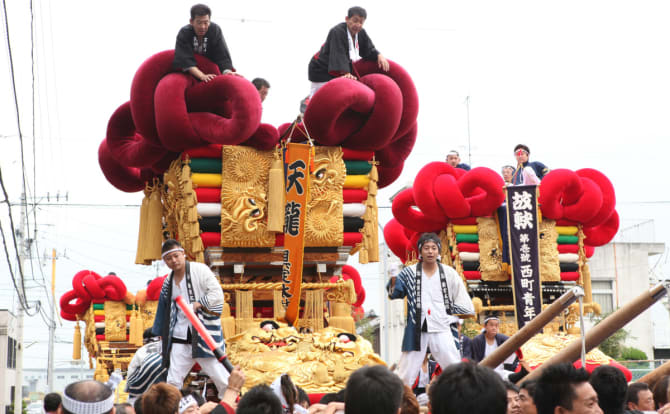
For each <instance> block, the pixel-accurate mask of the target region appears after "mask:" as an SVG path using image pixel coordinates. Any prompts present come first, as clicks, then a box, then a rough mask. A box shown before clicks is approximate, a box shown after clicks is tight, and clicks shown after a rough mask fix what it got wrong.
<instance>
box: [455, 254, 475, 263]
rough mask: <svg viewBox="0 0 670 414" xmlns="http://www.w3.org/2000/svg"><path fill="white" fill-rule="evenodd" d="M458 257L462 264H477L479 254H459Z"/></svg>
mask: <svg viewBox="0 0 670 414" xmlns="http://www.w3.org/2000/svg"><path fill="white" fill-rule="evenodd" d="M458 257H460V258H461V260H462V261H464V262H478V261H479V253H473V252H459V253H458Z"/></svg>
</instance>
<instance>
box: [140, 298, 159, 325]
mask: <svg viewBox="0 0 670 414" xmlns="http://www.w3.org/2000/svg"><path fill="white" fill-rule="evenodd" d="M156 309H158V301H157V300H148V301H146V303H145V304H144V305H142V306H140V316H141V317H142V326H145V327H149V326H153V325H154V318H155V317H156Z"/></svg>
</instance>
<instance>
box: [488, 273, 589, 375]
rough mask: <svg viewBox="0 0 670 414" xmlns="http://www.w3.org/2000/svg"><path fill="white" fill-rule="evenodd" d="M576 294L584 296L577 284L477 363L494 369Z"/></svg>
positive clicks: (539, 329) (571, 301) (565, 306)
mask: <svg viewBox="0 0 670 414" xmlns="http://www.w3.org/2000/svg"><path fill="white" fill-rule="evenodd" d="M578 296H584V291H583V290H582V288H581V287H579V286H575V287H573V288H572V289H570V290H568V291H567V292H565V293H564V294H562V295H561V297H559V298H558V299H556V300H555V301H554V303H552V304H551V305H549V306H548V307H547V308H546V309H545V310H543V311H542V312H540V313H539V314H538V315H537V316H536V317H535V318H533V319H532V320H531V321H530V322H528V323H527V324H525V325H524V326H523V328H521V329H519V331H518V332H517V333H515V334H514V335H512V336H511V337H510V338H509V339H508V340H506V341H505V342H503V343H502V344H501V345H500V346H499V347H498V348H497V349H496V350H495V351H493V353H492V354H491V355H489V356H487V357H486V358H484V359H483V360H482V361H481V362H480V363H479V365H482V366H485V367H489V368H491V369H495V367H497V366H498V365H500V364H502V363H503V361H505V360H506V359H507V358H508V357H509V356H510V355H512V354H513V353H514V352H515V351H516V350H517V349H519V348H520V347H521V345H523V344H525V343H526V342H528V340H529V339H530V338H532V337H533V336H535V334H537V333H538V332H540V331H541V330H542V328H544V326H545V325H547V324H548V323H549V322H551V321H552V320H553V319H554V318H555V317H556V316H558V315H559V314H560V313H561V312H563V310H565V309H566V308H567V307H568V306H570V305H571V304H572V303H573V302H574V301H575V300H577V297H578Z"/></svg>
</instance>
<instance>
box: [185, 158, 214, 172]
mask: <svg viewBox="0 0 670 414" xmlns="http://www.w3.org/2000/svg"><path fill="white" fill-rule="evenodd" d="M190 165H191V171H192V172H194V173H209V174H221V158H220V157H219V158H192V159H191V164H190Z"/></svg>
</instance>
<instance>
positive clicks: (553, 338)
mask: <svg viewBox="0 0 670 414" xmlns="http://www.w3.org/2000/svg"><path fill="white" fill-rule="evenodd" d="M579 338H580V337H579V335H566V334H562V333H550V334H547V333H543V334H537V335H535V336H534V337H532V338H531V339H530V340H529V341H528V342H526V343H525V344H523V345H522V346H521V350H522V352H523V357H524V360H525V361H526V362H528V365H530V366H531V367H536V366H538V365H540V364H543V363H544V362H546V361H547V360H548V359H549V358H551V357H552V356H554V355H556V354H557V353H558V352H560V351H561V350H563V349H564V348H565V347H566V346H568V345H569V344H570V343H571V342H572V341H578V340H579ZM610 359H611V358H610V357H608V356H607V355H605V353H603V352H602V351H601V350H600V349H598V348H594V349H592V350H591V351H589V352H588V353H587V354H586V362H587V364H609V361H610Z"/></svg>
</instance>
